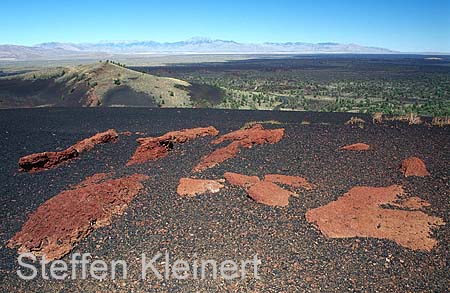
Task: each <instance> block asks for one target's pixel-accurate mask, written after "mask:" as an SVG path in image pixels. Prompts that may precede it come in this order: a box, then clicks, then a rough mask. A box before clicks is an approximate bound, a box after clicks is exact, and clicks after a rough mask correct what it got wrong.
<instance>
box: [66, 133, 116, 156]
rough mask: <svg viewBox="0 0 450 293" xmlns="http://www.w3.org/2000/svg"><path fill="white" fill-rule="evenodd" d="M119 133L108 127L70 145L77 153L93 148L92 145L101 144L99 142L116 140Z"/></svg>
mask: <svg viewBox="0 0 450 293" xmlns="http://www.w3.org/2000/svg"><path fill="white" fill-rule="evenodd" d="M118 136H119V135H118V134H117V132H116V131H115V130H114V129H108V130H106V131H104V132H100V133H97V134H96V135H94V136H91V137H89V138H86V139H83V140H82V141H80V142H77V143H76V144H74V145H73V146H72V147H73V148H75V149H76V150H77V152H78V153H80V154H81V153H82V152H87V151H90V150H91V149H93V148H94V146H96V145H98V144H101V143H107V142H110V141H113V142H115V141H116V140H117V137H118Z"/></svg>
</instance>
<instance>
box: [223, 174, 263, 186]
mask: <svg viewBox="0 0 450 293" xmlns="http://www.w3.org/2000/svg"><path fill="white" fill-rule="evenodd" d="M223 176H224V177H225V179H226V180H227V181H228V182H229V183H230V184H232V185H237V186H240V187H244V188H248V187H251V186H252V185H254V184H256V183H258V182H259V181H260V180H259V178H258V177H257V176H247V175H242V174H238V173H231V172H226V173H225V174H224V175H223Z"/></svg>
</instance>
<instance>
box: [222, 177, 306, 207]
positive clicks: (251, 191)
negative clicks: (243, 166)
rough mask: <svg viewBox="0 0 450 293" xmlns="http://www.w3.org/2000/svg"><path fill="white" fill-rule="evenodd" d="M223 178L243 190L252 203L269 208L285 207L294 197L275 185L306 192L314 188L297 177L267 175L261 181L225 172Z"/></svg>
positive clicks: (292, 193) (290, 192)
mask: <svg viewBox="0 0 450 293" xmlns="http://www.w3.org/2000/svg"><path fill="white" fill-rule="evenodd" d="M224 177H225V179H226V180H227V181H228V182H229V183H230V184H232V185H237V186H240V187H243V188H245V189H246V190H247V193H248V195H249V196H250V197H251V198H252V199H253V200H254V201H256V202H258V203H262V204H265V205H270V206H281V207H285V206H287V205H288V204H289V197H290V196H296V194H295V193H294V192H292V191H289V190H286V189H283V188H281V187H280V186H278V185H277V184H275V183H281V184H285V185H289V186H292V187H296V188H304V189H307V190H309V189H312V188H314V186H313V185H312V184H311V183H309V182H308V181H307V180H306V179H304V178H301V177H297V176H286V175H280V174H268V175H266V176H265V177H264V180H262V181H261V180H259V178H258V177H257V176H247V175H242V174H237V173H231V172H226V173H225V174H224Z"/></svg>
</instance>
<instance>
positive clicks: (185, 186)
mask: <svg viewBox="0 0 450 293" xmlns="http://www.w3.org/2000/svg"><path fill="white" fill-rule="evenodd" d="M223 187H224V186H223V185H222V184H221V183H220V180H207V179H192V178H181V179H180V183H179V185H178V188H177V193H178V194H179V195H181V196H189V197H192V196H195V195H198V194H203V193H207V192H209V193H217V192H219V191H220V189H221V188H223Z"/></svg>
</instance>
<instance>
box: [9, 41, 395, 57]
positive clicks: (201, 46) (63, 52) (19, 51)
mask: <svg viewBox="0 0 450 293" xmlns="http://www.w3.org/2000/svg"><path fill="white" fill-rule="evenodd" d="M157 53H161V54H186V53H192V54H196V53H199V54H258V53H261V54H271V53H272V54H277V53H281V54H282V53H285V54H302V53H303V54H314V53H349V54H393V53H399V52H397V51H393V50H390V49H386V48H379V47H372V46H362V45H358V44H341V43H335V42H322V43H306V42H284V43H283V42H264V43H240V42H236V41H233V40H220V39H210V38H203V37H194V38H190V39H187V40H184V41H177V42H156V41H101V42H96V43H64V42H46V43H40V44H36V45H34V46H20V45H0V59H11V60H32V59H42V58H44V59H45V58H50V59H51V58H58V57H82V56H91V55H93V54H95V55H107V54H130V55H139V54H157Z"/></svg>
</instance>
